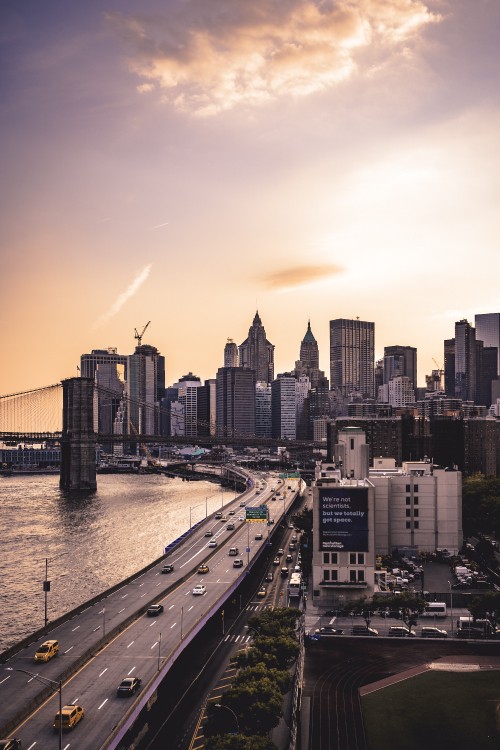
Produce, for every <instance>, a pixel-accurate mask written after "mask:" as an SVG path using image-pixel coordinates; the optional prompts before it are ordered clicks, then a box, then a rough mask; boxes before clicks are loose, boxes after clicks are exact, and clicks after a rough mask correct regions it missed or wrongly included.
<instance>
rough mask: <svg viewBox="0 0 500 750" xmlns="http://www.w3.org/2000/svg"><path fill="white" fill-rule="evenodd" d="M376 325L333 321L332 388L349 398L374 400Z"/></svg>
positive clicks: (343, 319) (331, 344)
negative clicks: (359, 396) (355, 395)
mask: <svg viewBox="0 0 500 750" xmlns="http://www.w3.org/2000/svg"><path fill="white" fill-rule="evenodd" d="M374 368H375V323H368V322H366V321H364V320H358V319H356V320H347V319H345V318H338V319H336V320H331V321H330V385H331V388H332V390H334V389H338V391H339V392H340V393H341V394H342V395H344V396H348V395H350V394H351V393H359V394H360V395H361V396H362V397H363V398H373V396H374Z"/></svg>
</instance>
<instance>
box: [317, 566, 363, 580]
mask: <svg viewBox="0 0 500 750" xmlns="http://www.w3.org/2000/svg"><path fill="white" fill-rule="evenodd" d="M323 579H324V580H325V581H338V580H339V571H338V570H328V569H325V570H324V571H323ZM364 580H365V571H364V570H350V571H349V581H350V583H357V582H359V581H364Z"/></svg>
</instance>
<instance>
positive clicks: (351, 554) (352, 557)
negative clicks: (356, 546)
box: [349, 552, 356, 565]
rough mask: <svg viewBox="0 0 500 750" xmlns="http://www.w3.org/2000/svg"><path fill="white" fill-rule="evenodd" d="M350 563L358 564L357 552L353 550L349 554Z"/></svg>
mask: <svg viewBox="0 0 500 750" xmlns="http://www.w3.org/2000/svg"><path fill="white" fill-rule="evenodd" d="M349 564H350V565H356V553H355V552H351V553H350V554H349Z"/></svg>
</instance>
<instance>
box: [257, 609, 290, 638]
mask: <svg viewBox="0 0 500 750" xmlns="http://www.w3.org/2000/svg"><path fill="white" fill-rule="evenodd" d="M299 617H300V612H299V610H298V609H295V608H294V607H279V608H276V609H266V610H264V611H263V612H261V613H260V614H259V615H256V616H255V617H251V618H250V619H249V620H248V624H249V626H250V627H252V628H254V629H255V630H256V631H258V632H259V633H260V634H261V635H281V634H284V633H286V634H292V633H293V632H294V631H295V628H296V626H297V620H298V619H299Z"/></svg>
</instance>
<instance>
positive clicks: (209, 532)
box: [205, 531, 214, 536]
mask: <svg viewBox="0 0 500 750" xmlns="http://www.w3.org/2000/svg"><path fill="white" fill-rule="evenodd" d="M213 535H214V533H213V531H205V536H213Z"/></svg>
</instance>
